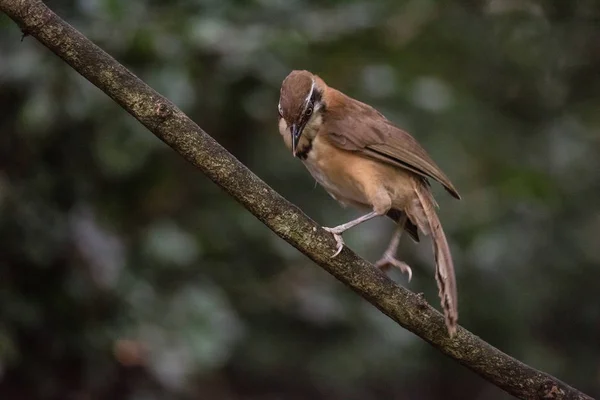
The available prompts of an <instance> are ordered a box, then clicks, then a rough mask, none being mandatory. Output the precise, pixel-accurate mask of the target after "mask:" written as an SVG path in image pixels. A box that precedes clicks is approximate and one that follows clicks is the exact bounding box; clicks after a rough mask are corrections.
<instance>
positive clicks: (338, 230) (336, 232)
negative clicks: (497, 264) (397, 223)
mask: <svg viewBox="0 0 600 400" xmlns="http://www.w3.org/2000/svg"><path fill="white" fill-rule="evenodd" d="M379 215H381V214H380V213H378V212H376V211H371V212H370V213H368V214H365V215H363V216H362V217H358V218H356V219H353V220H352V221H349V222H346V223H345V224H342V225H338V226H336V227H333V228H325V227H324V228H323V229H325V230H326V231H327V232H330V233H332V234H333V237H334V238H335V241H336V242H337V250H336V252H335V253H334V254H333V255H332V256H331V258H334V257H336V256H337V255H338V254H340V252H341V251H342V249H343V248H344V239H343V238H342V233H344V232H345V231H347V230H348V229H350V228H352V227H355V226H356V225H358V224H362V223H363V222H365V221H368V220H370V219H372V218H375V217H378V216H379Z"/></svg>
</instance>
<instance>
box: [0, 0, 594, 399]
mask: <svg viewBox="0 0 600 400" xmlns="http://www.w3.org/2000/svg"><path fill="white" fill-rule="evenodd" d="M0 10H2V11H3V12H4V13H6V14H7V15H8V16H9V17H10V18H11V19H13V20H14V21H15V22H16V23H17V24H18V25H19V27H20V28H21V30H22V32H23V34H24V36H28V35H30V36H33V37H35V38H36V39H37V40H39V41H40V42H41V43H42V44H44V45H45V46H46V47H48V48H49V49H50V50H51V51H52V52H54V53H55V54H56V55H58V56H59V57H60V58H62V59H63V60H64V61H65V62H67V63H68V64H69V65H70V66H71V67H73V69H75V70H76V71H77V72H79V73H80V74H81V75H82V76H83V77H85V78H86V79H87V80H89V81H90V82H91V83H92V84H94V85H95V86H97V87H98V88H99V89H100V90H102V91H103V92H104V93H106V94H107V95H108V96H110V97H111V98H112V99H113V100H114V101H115V102H117V103H118V104H119V105H120V106H121V107H123V108H124V109H125V110H126V111H127V112H128V113H130V114H131V115H132V116H133V117H135V118H136V119H137V120H138V121H140V122H141V123H142V124H143V125H144V126H145V127H146V128H148V130H150V131H151V132H152V133H154V134H155V135H156V136H157V137H158V138H160V139H161V140H162V141H163V142H165V143H166V144H167V145H169V146H170V147H171V148H173V149H174V150H175V151H176V152H177V153H179V154H180V155H181V156H182V157H184V158H185V159H186V160H187V161H189V162H190V163H192V164H193V165H194V166H196V167H197V168H199V169H200V170H201V171H202V172H203V173H204V174H205V175H207V176H208V177H209V178H210V179H211V180H212V181H213V182H215V183H216V184H217V185H219V186H220V187H221V188H223V189H224V190H225V191H226V192H227V193H228V194H229V195H230V196H232V197H233V198H235V199H236V200H237V201H238V202H239V203H240V204H241V205H242V206H244V207H245V208H246V209H247V210H248V211H250V212H251V213H252V214H253V215H254V216H256V217H257V218H258V219H259V220H260V221H262V222H263V223H264V224H265V225H267V226H268V227H269V228H270V229H271V230H272V231H273V232H275V233H276V234H277V235H278V236H280V237H281V238H282V239H284V240H286V241H287V242H288V243H290V244H291V245H292V246H294V247H296V248H297V249H298V250H300V251H301V252H302V253H304V254H305V255H307V256H308V257H309V258H310V259H312V260H313V261H314V262H315V263H317V264H318V265H319V266H321V267H322V268H323V269H325V270H326V271H327V272H329V273H330V274H331V275H333V276H334V277H335V278H337V279H338V280H340V281H341V282H343V283H344V284H346V285H347V286H348V287H350V288H351V289H352V290H354V291H355V292H356V293H358V294H359V295H360V296H362V297H363V298H365V299H366V300H367V301H369V302H370V303H371V304H373V305H374V306H375V307H377V308H378V309H379V310H381V312H383V313H384V314H386V315H387V316H389V317H390V318H392V319H393V320H394V321H396V322H397V323H398V324H399V325H401V326H402V327H404V328H406V329H408V330H409V331H411V332H413V333H414V334H416V335H418V336H419V337H421V338H422V339H423V340H425V341H427V342H428V343H430V344H431V345H432V346H434V347H435V348H436V349H438V350H439V351H441V352H442V353H444V354H446V355H448V356H449V357H452V358H453V359H455V360H456V361H458V362H459V363H461V364H463V365H465V366H466V367H468V368H469V369H471V370H473V371H474V372H476V373H477V374H479V375H481V376H482V377H483V378H485V379H486V380H488V381H489V382H491V383H493V384H494V385H496V386H498V387H500V388H502V389H503V390H505V391H506V392H508V393H510V394H511V395H513V396H515V397H518V398H521V399H591V397H589V396H587V395H585V394H584V393H582V392H580V391H578V390H577V389H574V388H572V387H570V386H568V385H567V384H565V383H563V382H561V381H560V380H558V379H557V378H555V377H553V376H551V375H548V374H546V373H543V372H540V371H538V370H536V369H534V368H532V367H530V366H528V365H526V364H524V363H522V362H520V361H518V360H516V359H514V358H512V357H510V356H508V355H507V354H505V353H503V352H501V351H500V350H498V349H496V348H494V347H493V346H491V345H490V344H488V343H486V342H485V341H483V340H482V339H480V338H479V337H477V336H475V335H474V334H472V333H470V332H469V331H467V330H466V329H464V328H462V327H459V329H458V332H457V335H456V336H455V337H454V338H453V339H450V338H449V336H448V334H447V332H446V327H445V325H444V319H443V317H442V315H441V314H440V313H439V312H437V311H436V310H435V309H434V308H432V307H431V306H430V305H429V304H428V303H427V302H426V301H425V299H424V298H423V297H422V295H421V294H415V293H413V292H410V291H409V290H407V289H405V288H403V287H400V286H398V285H396V284H395V283H394V282H393V281H391V280H390V279H388V278H387V276H386V275H384V274H383V273H382V272H380V271H379V270H378V269H376V268H374V267H373V265H372V264H370V263H368V262H367V261H365V260H363V259H362V258H360V257H358V256H357V255H356V254H355V253H353V252H352V251H351V250H349V249H348V248H344V250H343V251H342V253H341V254H340V255H339V256H338V257H337V258H334V259H332V258H330V255H331V254H333V252H334V249H335V241H334V240H333V237H332V236H331V234H329V233H327V232H326V231H324V230H323V229H322V228H321V227H320V226H319V225H317V224H316V223H315V222H314V221H312V220H311V219H309V218H308V217H307V216H306V215H305V214H304V213H302V211H300V210H299V209H298V208H297V207H295V206H294V205H293V204H291V203H290V202H288V201H287V200H286V199H284V198H283V197H282V196H281V195H279V194H278V193H277V192H275V191H274V190H273V189H271V188H270V187H269V186H268V185H267V184H265V183H264V182H263V181H262V180H261V179H260V178H258V177H257V176H256V175H254V174H253V173H252V172H251V171H250V170H248V169H247V168H246V167H245V166H244V165H242V164H241V163H240V162H239V161H238V160H237V159H235V157H233V156H232V155H231V154H229V153H228V152H227V151H226V150H225V149H224V148H223V147H221V146H220V145H219V144H218V143H217V142H216V141H215V140H214V139H213V138H212V137H211V136H209V135H208V134H207V133H206V132H204V131H203V130H202V129H201V128H200V127H198V125H196V124H195V123H194V122H193V121H192V120H190V119H189V118H188V117H187V116H186V115H185V114H184V113H182V112H181V110H179V109H178V108H177V107H176V106H175V105H174V104H173V103H171V102H170V101H169V100H167V99H166V98H164V97H163V96H161V95H160V94H158V93H157V92H156V91H154V90H153V89H152V88H150V87H149V86H148V85H146V84H145V83H144V82H142V81H141V80H140V79H139V78H137V77H136V76H135V75H134V74H132V73H131V72H129V71H128V70H127V69H126V68H125V67H123V66H122V65H121V64H119V63H118V62H117V61H116V60H115V59H113V58H112V57H111V56H109V55H108V54H107V53H105V52H104V51H103V50H102V49H100V48H99V47H97V46H96V45H94V44H93V43H92V42H91V41H90V40H88V39H87V38H86V37H85V36H83V35H82V34H81V33H80V32H78V31H77V30H76V29H74V28H73V27H72V26H70V25H69V24H67V23H66V22H65V21H63V20H62V19H61V18H60V17H58V16H57V15H56V14H55V13H54V12H52V11H51V10H50V9H48V8H47V7H46V6H45V4H44V3H43V2H42V1H41V0H0ZM274 129H276V128H274Z"/></svg>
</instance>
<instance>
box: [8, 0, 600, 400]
mask: <svg viewBox="0 0 600 400" xmlns="http://www.w3.org/2000/svg"><path fill="white" fill-rule="evenodd" d="M47 3H48V4H49V6H50V7H51V8H52V9H54V10H55V11H56V12H58V13H59V15H61V16H62V17H63V18H65V19H66V20H67V21H68V22H69V23H71V24H72V25H74V26H75V27H76V28H77V29H79V30H80V31H81V32H83V33H84V34H85V35H86V36H88V37H89V38H90V39H92V40H93V41H94V42H96V43H97V44H98V45H100V46H101V47H102V48H103V49H105V50H106V51H107V52H108V53H110V54H111V55H113V56H114V57H115V58H116V59H117V60H119V61H120V62H121V63H123V64H125V65H126V66H127V67H128V68H130V69H131V70H132V71H133V72H134V73H135V74H137V75H138V76H139V77H140V78H142V79H143V80H145V81H146V82H147V83H149V84H150V85H151V86H153V87H154V88H155V89H157V90H158V91H159V92H161V93H162V94H164V95H166V96H167V97H169V98H170V99H171V100H172V101H173V102H175V103H176V104H177V105H178V106H179V107H180V108H182V109H183V110H184V111H185V112H186V113H188V114H189V115H190V116H191V117H192V118H193V119H194V120H195V121H196V122H197V123H198V124H199V125H200V126H202V127H203V128H204V129H205V130H206V131H207V132H209V133H210V134H211V135H213V136H214V137H215V138H216V139H217V140H218V141H219V142H220V143H221V144H222V145H223V146H225V147H226V148H227V149H228V150H229V151H230V152H232V153H233V154H234V155H235V156H236V157H238V158H239V159H240V160H241V161H242V162H244V163H245V164H246V165H247V166H248V167H249V168H250V169H252V170H253V171H254V172H255V173H257V174H258V175H259V176H260V177H261V178H263V179H264V180H265V181H266V182H267V183H269V184H270V185H272V186H273V187H274V188H276V189H277V190H278V191H280V192H281V193H282V194H283V195H284V196H286V197H287V198H288V199H290V200H291V201H292V202H294V203H296V204H298V205H299V206H300V207H301V208H302V209H303V210H304V211H305V212H306V213H307V214H308V215H309V216H311V217H312V218H314V219H315V220H316V221H318V222H320V223H322V224H324V225H327V226H333V225H337V224H339V223H342V222H345V221H347V220H348V219H349V218H351V217H355V216H357V215H358V213H357V212H355V211H352V210H344V209H342V208H340V207H339V206H338V205H337V204H336V203H335V202H334V201H333V200H332V199H330V198H329V196H328V195H327V194H326V193H325V192H324V190H323V189H321V188H320V187H315V183H314V180H312V179H311V177H310V175H309V174H308V172H307V171H306V170H305V169H304V167H303V166H302V165H301V163H300V162H299V161H298V160H295V159H293V158H292V156H291V154H289V151H287V150H286V149H285V147H284V145H283V143H282V141H281V138H280V136H279V134H278V131H277V120H276V116H277V109H276V108H277V100H278V95H279V85H280V83H281V81H282V79H283V78H284V77H285V76H286V75H287V73H289V71H290V70H292V69H309V70H311V71H312V72H314V73H317V74H319V75H320V76H321V77H323V78H324V79H325V81H326V82H328V83H329V84H330V85H331V86H333V87H336V88H339V89H341V90H343V91H344V92H346V93H347V94H350V95H352V96H354V97H356V98H358V99H360V100H363V101H366V102H368V103H370V104H372V105H374V106H375V107H377V108H378V109H380V110H381V111H382V112H383V113H384V114H385V115H386V116H387V117H388V118H390V119H391V120H393V121H394V122H396V123H397V124H398V125H400V126H402V127H403V128H405V129H406V130H408V131H409V132H411V133H413V134H414V136H415V137H416V138H417V139H418V140H419V141H420V142H421V143H422V144H423V145H424V147H425V148H426V149H427V150H428V151H429V152H430V153H431V155H432V156H433V158H434V159H435V160H436V161H437V162H438V164H439V165H440V166H441V167H442V168H443V169H444V171H445V172H446V173H447V174H448V175H449V176H450V178H451V179H452V181H453V182H454V183H455V184H456V186H457V187H458V189H459V191H460V193H461V194H462V196H463V200H462V201H460V202H458V201H455V200H454V199H452V198H451V197H450V196H447V195H446V193H445V192H443V190H441V189H440V188H439V186H435V191H436V194H438V196H437V198H438V201H439V203H440V206H441V209H440V217H441V219H442V222H443V224H444V227H445V230H446V232H447V235H448V236H449V240H450V245H451V248H452V251H453V255H454V259H455V264H456V269H457V274H458V286H459V299H460V303H459V310H460V323H461V324H463V325H464V326H465V327H466V328H468V329H470V330H471V331H473V332H474V333H475V334H477V335H479V336H481V337H482V338H484V339H485V340H487V341H488V342H490V343H491V344H493V345H494V346H497V347H498V348H500V349H501V350H503V351H505V352H507V353H509V354H511V355H512V356H515V357H517V358H518V359H520V360H522V361H524V362H526V363H528V364H530V365H531V366H533V367H536V368H539V369H541V370H543V371H546V372H549V373H551V374H554V375H556V376H557V377H559V378H560V379H563V380H565V381H566V382H568V383H569V384H572V385H574V386H576V387H578V388H579V389H581V390H583V391H585V392H587V393H588V394H590V395H592V396H600V300H599V297H598V293H599V291H600V265H599V263H600V180H599V177H600V169H599V167H600V159H599V157H598V154H599V150H600V148H599V145H600V140H599V135H598V131H599V129H600V112H599V106H600V44H599V43H600V22H599V21H600V19H599V16H600V4H599V3H598V2H597V1H574V0H573V1H558V0H557V1H519V0H512V1H510V0H507V1H495V0H490V1H473V0H472V1H466V0H465V1H458V2H441V1H440V2H436V1H432V0H430V1H428V0H411V1H396V0H381V1H372V0H356V1H333V0H331V1H316V0H315V1H308V0H255V1H241V0H238V1H234V0H196V1H192V0H178V1H168V2H167V1H158V0H154V1H151V0H146V1H133V0H132V1H118V0H79V1H66V0H62V1H58V0H57V1H49V2H47ZM0 28H1V32H2V34H1V35H0V398H2V399H74V400H87V399H132V400H133V399H134V400H153V399H182V400H183V399H232V400H237V399H256V400H271V399H308V398H315V399H387V398H394V399H442V398H445V399H507V398H509V396H508V395H506V394H504V393H503V392H501V391H500V390H499V389H497V388H495V387H494V386H492V385H490V384H489V383H487V382H485V381H484V380H482V379H480V378H479V377H478V376H476V375H475V374H473V373H472V372H470V371H469V370H467V369H465V368H464V367H462V366H460V365H459V364H458V363H456V362H453V361H451V360H449V359H447V358H446V357H444V356H443V355H441V354H439V353H438V352H437V351H435V350H434V349H433V348H431V347H430V346H429V345H428V344H426V343H425V342H423V341H422V340H420V339H418V338H417V337H415V336H414V335H412V334H410V333H408V332H407V331H405V330H403V329H402V328H400V327H399V326H397V325H396V324H394V323H393V322H392V321H391V320H389V319H387V318H386V317H385V316H383V315H382V314H381V313H379V312H378V311H377V310H376V309H375V308H374V307H372V306H371V305H369V304H368V303H367V302H366V301H364V300H363V299H361V298H359V297H358V296H356V295H355V294H354V293H352V292H351V291H350V290H348V289H347V288H346V287H344V286H343V285H341V284H340V283H338V282H337V281H336V280H335V279H334V278H332V277H331V276H329V275H328V274H326V273H325V272H323V271H322V270H321V269H320V268H318V267H316V266H315V265H314V264H313V263H312V262H310V261H309V260H307V259H306V258H305V257H304V256H303V255H301V254H300V253H299V252H298V251H296V250H295V249H293V248H292V247H291V246H289V245H288V244H287V243H285V242H284V241H282V240H281V239H279V238H278V237H276V236H275V235H274V234H273V233H271V232H270V231H269V230H268V229H267V228H266V227H265V226H263V225H262V224H261V223H260V222H258V221H257V220H256V219H255V218H254V217H252V216H251V215H250V214H249V213H248V212H246V211H245V210H244V209H243V208H242V207H241V206H239V205H238V204H237V203H235V202H234V201H233V200H232V199H230V198H229V197H228V196H227V195H226V194H225V193H224V192H222V191H221V190H220V189H218V188H217V187H216V186H215V185H214V184H212V183H211V182H210V181H208V179H206V178H205V177H203V176H202V175H201V174H200V172H198V171H197V170H194V168H192V167H191V166H190V165H189V164H187V163H186V162H185V161H184V160H183V159H182V158H181V157H179V156H178V155H177V154H176V153H175V152H173V151H172V150H171V149H169V148H168V147H167V146H165V145H164V144H163V143H162V142H160V141H159V140H158V139H156V138H155V137H154V136H153V135H152V134H150V133H149V132H148V131H146V130H145V129H144V128H143V127H142V126H141V125H139V124H138V123H137V122H136V121H135V120H133V118H131V117H130V116H129V115H128V114H126V113H125V112H124V111H123V110H122V109H121V108H119V107H118V106H117V105H116V104H115V103H113V102H112V101H111V100H110V99H109V98H108V97H107V96H105V95H104V94H103V93H102V92H101V91H99V90H98V89H96V88H95V87H93V86H92V85H91V84H90V83H88V82H87V81H85V80H84V79H83V78H81V77H80V76H79V75H77V74H76V73H75V72H74V71H73V70H72V69H71V68H70V67H68V66H67V65H66V64H65V63H64V62H63V61H61V60H60V59H58V58H57V57H56V56H54V55H53V54H51V53H50V52H49V51H48V50H47V49H46V48H44V47H43V46H41V45H40V44H38V43H37V42H36V41H35V40H34V39H33V38H25V40H24V41H23V42H22V43H21V42H20V35H21V33H20V31H19V29H18V28H17V26H16V25H15V24H14V23H13V22H12V21H10V20H9V19H8V18H7V17H6V16H4V15H2V16H0ZM392 229H393V225H392V224H391V222H390V221H389V220H384V219H380V220H377V221H372V222H369V223H367V224H365V225H363V226H361V227H359V228H357V229H353V230H352V231H350V232H349V233H348V234H347V235H346V239H347V243H348V244H349V246H350V247H352V248H353V249H354V250H355V251H357V252H358V253H359V254H361V255H363V256H364V257H366V258H368V259H369V260H372V261H373V260H376V259H377V258H378V257H379V256H380V255H381V252H382V251H383V250H384V249H385V247H386V245H387V242H388V240H389V236H390V234H391V232H392ZM401 252H402V255H403V256H402V257H403V258H404V259H406V260H407V261H408V262H409V264H411V265H412V266H413V270H414V272H415V276H414V278H413V281H412V282H411V283H410V284H408V285H407V283H406V280H405V277H403V276H401V275H400V274H399V273H392V274H391V276H392V278H394V279H396V280H397V281H398V282H399V283H400V284H403V285H407V286H408V287H409V288H410V289H411V290H413V291H422V292H424V293H425V295H426V298H427V299H428V300H429V301H430V302H431V303H432V304H434V305H435V306H436V307H437V306H438V304H439V301H438V298H437V293H436V292H437V289H436V286H435V281H434V278H433V255H432V252H431V247H430V245H429V243H428V241H425V242H424V243H422V244H421V245H419V246H417V245H415V244H413V243H412V242H411V241H410V240H405V241H403V244H402V246H401Z"/></svg>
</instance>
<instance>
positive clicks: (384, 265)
mask: <svg viewBox="0 0 600 400" xmlns="http://www.w3.org/2000/svg"><path fill="white" fill-rule="evenodd" d="M375 267H377V268H379V269H381V270H386V269H388V268H389V267H396V268H398V269H399V270H400V271H402V272H403V273H405V274H408V281H409V282H410V280H411V279H412V269H410V267H409V266H408V264H407V263H405V262H404V261H400V260H398V259H397V258H396V257H394V255H393V254H391V253H389V252H387V251H386V252H385V253H384V254H383V257H381V259H380V260H379V261H377V262H376V263H375Z"/></svg>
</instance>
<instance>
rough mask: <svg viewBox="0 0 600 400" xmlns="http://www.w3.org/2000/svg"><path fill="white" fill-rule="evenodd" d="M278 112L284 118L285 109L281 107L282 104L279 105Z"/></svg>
mask: <svg viewBox="0 0 600 400" xmlns="http://www.w3.org/2000/svg"><path fill="white" fill-rule="evenodd" d="M277 112H278V113H279V116H280V117H281V118H283V110H282V109H281V104H278V105H277Z"/></svg>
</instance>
